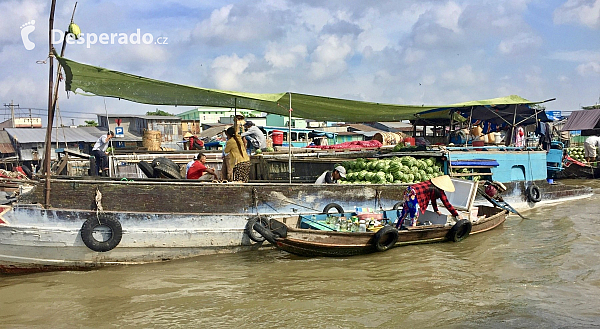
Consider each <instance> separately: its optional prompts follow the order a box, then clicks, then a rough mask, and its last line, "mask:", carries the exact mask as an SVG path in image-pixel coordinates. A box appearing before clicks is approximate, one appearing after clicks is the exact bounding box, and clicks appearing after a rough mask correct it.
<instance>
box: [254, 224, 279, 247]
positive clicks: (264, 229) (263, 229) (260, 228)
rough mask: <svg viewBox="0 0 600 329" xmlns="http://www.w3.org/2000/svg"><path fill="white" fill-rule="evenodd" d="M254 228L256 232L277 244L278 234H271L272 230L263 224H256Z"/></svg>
mask: <svg viewBox="0 0 600 329" xmlns="http://www.w3.org/2000/svg"><path fill="white" fill-rule="evenodd" d="M252 228H253V229H254V230H255V231H256V232H258V233H259V234H260V235H262V236H263V237H264V238H265V239H266V240H267V241H269V242H270V243H272V244H277V241H276V240H277V238H279V236H277V235H276V234H274V233H273V232H271V230H269V229H268V228H267V227H266V226H264V225H263V224H262V223H261V222H259V221H257V222H256V223H254V226H253V227H252Z"/></svg>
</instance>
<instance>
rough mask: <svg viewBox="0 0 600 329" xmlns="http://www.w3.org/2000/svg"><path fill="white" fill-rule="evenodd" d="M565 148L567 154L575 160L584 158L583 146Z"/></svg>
mask: <svg viewBox="0 0 600 329" xmlns="http://www.w3.org/2000/svg"><path fill="white" fill-rule="evenodd" d="M566 150H567V154H568V155H569V156H570V157H571V158H573V159H575V160H577V161H584V160H585V151H584V150H583V147H569V148H567V149H566Z"/></svg>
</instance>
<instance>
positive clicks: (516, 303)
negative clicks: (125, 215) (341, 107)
mask: <svg viewBox="0 0 600 329" xmlns="http://www.w3.org/2000/svg"><path fill="white" fill-rule="evenodd" d="M574 182H576V183H578V184H582V183H583V184H586V185H589V186H592V187H594V188H595V192H596V193H598V192H600V182H598V181H574ZM599 202H600V197H599V196H598V195H595V196H593V197H592V198H589V199H584V200H577V201H571V202H569V203H563V204H560V205H555V206H546V207H543V208H539V209H533V210H530V211H527V212H524V214H525V215H526V217H528V219H525V220H521V219H520V218H519V217H516V216H510V217H509V218H508V220H507V222H506V223H505V224H504V225H503V226H502V227H499V228H497V229H495V230H493V231H490V232H486V233H484V234H478V235H474V236H471V237H469V238H468V239H466V240H464V241H462V242H459V243H438V244H430V245H416V246H406V247H401V248H395V249H392V250H390V251H387V252H385V253H378V254H371V255H366V256H356V257H349V258H302V257H297V256H292V255H289V254H286V253H283V252H280V251H277V250H263V251H258V252H246V253H239V254H223V255H212V256H204V257H198V258H195V259H191V260H185V261H174V262H166V263H160V264H149V265H139V266H123V267H114V268H105V269H100V270H94V271H85V272H53V273H39V274H29V275H19V276H0V301H1V304H0V305H1V306H0V319H1V320H0V327H2V328H72V327H91V328H100V327H102V328H107V327H129V328H164V327H168V328H209V327H210V328H235V327H237V328H250V327H287V328H364V327H368V328H455V327H461V328H480V327H484V328H539V327H543V328H590V327H600V298H599V297H600V216H599V215H598V213H599V212H600V207H598V203H599Z"/></svg>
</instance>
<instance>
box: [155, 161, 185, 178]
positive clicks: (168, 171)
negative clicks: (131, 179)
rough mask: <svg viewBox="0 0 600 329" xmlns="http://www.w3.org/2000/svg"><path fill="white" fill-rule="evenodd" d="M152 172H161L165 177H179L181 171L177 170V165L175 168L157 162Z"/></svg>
mask: <svg viewBox="0 0 600 329" xmlns="http://www.w3.org/2000/svg"><path fill="white" fill-rule="evenodd" d="M154 172H155V173H159V174H162V175H164V176H165V177H167V178H172V179H181V173H180V172H179V167H177V169H175V168H172V167H171V166H168V165H164V164H162V163H158V164H157V165H156V166H155V167H154Z"/></svg>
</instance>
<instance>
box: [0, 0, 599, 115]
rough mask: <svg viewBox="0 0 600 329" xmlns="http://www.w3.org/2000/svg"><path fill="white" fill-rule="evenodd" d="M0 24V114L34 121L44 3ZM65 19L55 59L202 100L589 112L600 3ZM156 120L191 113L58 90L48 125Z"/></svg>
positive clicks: (111, 6) (479, 1)
mask: <svg viewBox="0 0 600 329" xmlns="http://www.w3.org/2000/svg"><path fill="white" fill-rule="evenodd" d="M74 5H75V2H74V1H62V0H57V9H56V16H55V28H57V29H59V30H65V29H67V26H68V25H69V22H70V17H71V14H72V11H73V6H74ZM0 12H2V13H3V15H2V16H3V19H2V20H0V73H1V74H0V104H2V105H4V104H8V103H10V102H11V101H14V103H15V104H19V107H20V110H19V111H17V115H18V116H23V115H28V114H29V110H28V109H33V110H32V113H33V115H34V116H37V115H42V116H43V115H44V114H45V112H46V111H45V109H47V102H48V65H47V64H43V63H41V64H40V63H39V62H40V61H44V60H45V59H47V57H48V17H49V12H50V1H49V0H48V1H41V0H40V1H38V0H0ZM74 21H75V23H77V24H78V25H79V27H80V28H81V31H82V32H83V36H82V38H81V39H80V40H78V42H77V43H75V44H68V45H67V47H66V52H65V56H66V57H68V58H70V59H73V60H76V61H79V62H82V63H87V64H91V65H95V66H101V67H105V68H109V69H113V70H118V71H123V72H127V73H131V74H134V75H140V76H145V77H149V78H153V79H159V80H165V81H169V82H174V83H179V84H186V85H193V86H198V87H204V88H216V89H226V90H236V91H245V92H256V93H276V92H286V91H292V92H298V93H305V94H313V95H321V96H329V97H339V98H348V99H355V100H364V101H372V102H382V103H393V104H419V105H420V104H426V105H428V104H429V105H432V104H433V105H435V104H450V103H457V102H464V101H470V100H478V99H488V98H495V97H502V96H508V95H512V94H516V95H519V96H521V97H524V98H526V99H529V100H532V101H541V100H547V99H551V98H556V100H555V101H552V102H548V103H546V104H545V106H546V108H547V110H552V111H573V110H578V109H580V108H581V106H587V105H593V104H596V103H598V102H600V0H532V1H528V0H507V1H504V0H490V1H488V0H464V1H461V0H456V1H444V0H414V1H413V0H403V1H388V0H379V1H365V0H360V1H358V0H328V1H316V0H295V1H286V0H263V1H244V0H242V1H227V0H225V1H212V0H210V1H183V0H161V1H155V0H145V1H129V2H127V1H109V0H94V1H86V0H83V1H79V2H78V4H77V9H76V12H75V19H74ZM138 29H139V37H137V36H136V35H138V34H137V33H138ZM102 33H106V34H107V36H108V37H107V38H108V40H103V41H105V42H104V43H105V44H101V43H100V40H99V39H100V36H101V34H102ZM111 34H113V35H114V36H115V37H113V38H112V39H113V40H110V36H111ZM93 36H95V37H96V39H97V40H95V39H94V37H93ZM122 36H125V37H123V38H121V37H122ZM55 47H56V48H58V49H60V44H56V45H55ZM55 67H56V64H55ZM67 96H68V97H67ZM157 108H158V109H160V110H163V111H167V112H170V113H181V112H184V111H187V110H189V109H191V108H190V107H169V106H153V105H142V104H136V103H132V102H128V101H122V100H117V99H112V98H104V97H88V96H82V95H75V94H72V93H71V94H70V95H67V94H66V93H65V92H64V85H62V84H61V93H60V96H59V110H60V114H61V115H60V117H59V118H58V119H57V120H58V122H59V123H63V124H71V123H75V124H82V123H83V121H84V120H95V119H96V116H95V114H96V113H105V111H106V112H108V113H111V114H115V113H124V114H145V113H146V112H148V111H154V110H155V109H157ZM7 113H9V112H8V111H7V108H6V107H4V108H0V120H4V119H6V118H7ZM45 119H46V118H45V117H43V120H44V121H45Z"/></svg>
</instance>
